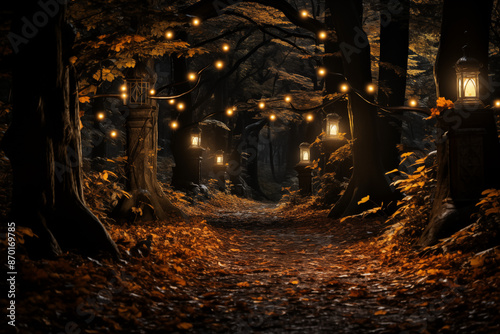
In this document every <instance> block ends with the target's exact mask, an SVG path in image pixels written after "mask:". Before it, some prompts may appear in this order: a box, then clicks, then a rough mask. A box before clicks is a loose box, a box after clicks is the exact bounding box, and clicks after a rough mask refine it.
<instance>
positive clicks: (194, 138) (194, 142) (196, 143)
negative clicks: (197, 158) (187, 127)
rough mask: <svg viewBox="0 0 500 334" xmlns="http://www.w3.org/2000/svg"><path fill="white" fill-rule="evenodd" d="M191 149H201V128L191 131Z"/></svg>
mask: <svg viewBox="0 0 500 334" xmlns="http://www.w3.org/2000/svg"><path fill="white" fill-rule="evenodd" d="M190 142H191V147H201V129H200V128H199V127H196V128H193V129H191V141H190Z"/></svg>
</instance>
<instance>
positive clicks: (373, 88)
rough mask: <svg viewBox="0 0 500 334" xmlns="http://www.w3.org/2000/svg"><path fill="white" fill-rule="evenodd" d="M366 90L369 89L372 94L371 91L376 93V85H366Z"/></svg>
mask: <svg viewBox="0 0 500 334" xmlns="http://www.w3.org/2000/svg"><path fill="white" fill-rule="evenodd" d="M366 91H367V92H368V93H370V94H371V93H375V85H374V84H368V85H367V86H366Z"/></svg>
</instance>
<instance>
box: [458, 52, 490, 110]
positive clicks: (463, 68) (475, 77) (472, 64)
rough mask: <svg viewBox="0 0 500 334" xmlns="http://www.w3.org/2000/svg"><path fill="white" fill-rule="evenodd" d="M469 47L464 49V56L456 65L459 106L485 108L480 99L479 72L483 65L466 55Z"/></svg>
mask: <svg viewBox="0 0 500 334" xmlns="http://www.w3.org/2000/svg"><path fill="white" fill-rule="evenodd" d="M466 49H467V45H465V46H464V47H463V50H464V55H463V57H462V58H460V59H459V60H458V61H457V62H456V64H455V71H456V74H457V101H456V102H455V104H457V105H474V106H481V107H483V106H484V105H483V102H482V101H481V100H480V99H479V71H480V69H481V67H482V64H481V63H480V62H479V61H478V60H477V59H475V58H470V57H468V56H467V55H466Z"/></svg>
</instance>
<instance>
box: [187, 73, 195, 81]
mask: <svg viewBox="0 0 500 334" xmlns="http://www.w3.org/2000/svg"><path fill="white" fill-rule="evenodd" d="M196 77H197V76H196V73H194V72H191V73H189V74H188V79H189V81H195V80H196Z"/></svg>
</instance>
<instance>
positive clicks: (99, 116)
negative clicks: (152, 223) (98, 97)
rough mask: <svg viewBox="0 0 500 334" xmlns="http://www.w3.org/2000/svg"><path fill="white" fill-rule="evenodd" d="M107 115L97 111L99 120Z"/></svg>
mask: <svg viewBox="0 0 500 334" xmlns="http://www.w3.org/2000/svg"><path fill="white" fill-rule="evenodd" d="M105 117H106V115H105V114H104V113H103V112H100V113H97V119H98V120H100V121H102V120H103V119H104V118H105Z"/></svg>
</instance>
